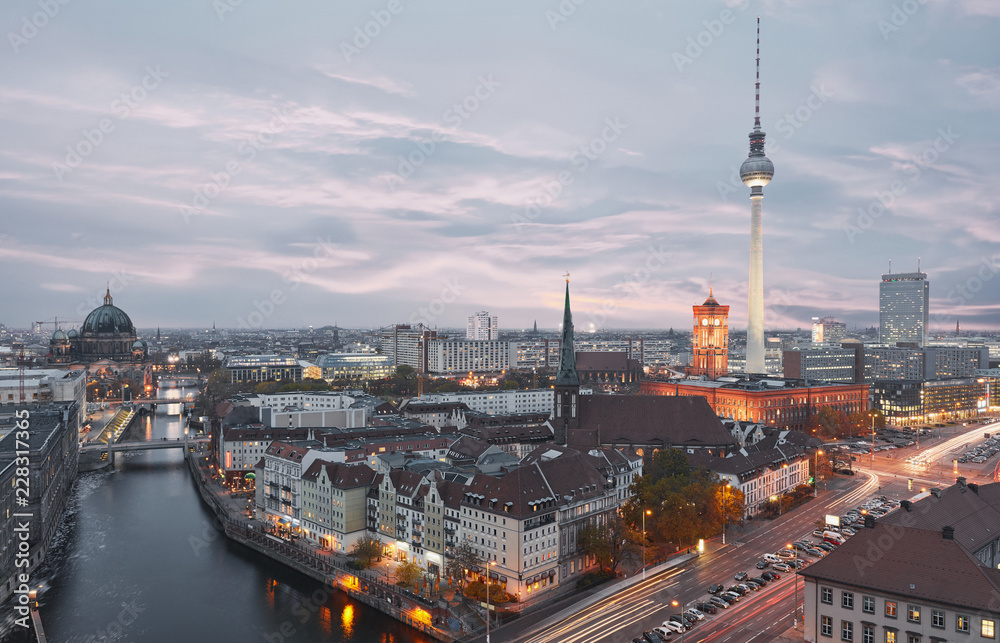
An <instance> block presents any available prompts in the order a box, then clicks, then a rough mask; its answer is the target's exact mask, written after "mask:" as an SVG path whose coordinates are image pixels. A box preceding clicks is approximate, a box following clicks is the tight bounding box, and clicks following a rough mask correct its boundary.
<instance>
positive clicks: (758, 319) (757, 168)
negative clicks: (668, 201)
mask: <svg viewBox="0 0 1000 643" xmlns="http://www.w3.org/2000/svg"><path fill="white" fill-rule="evenodd" d="M755 87H756V98H755V103H754V105H755V107H754V119H753V131H752V132H750V154H749V156H747V160H745V161H743V165H742V166H741V167H740V180H742V181H743V184H744V185H746V186H747V187H748V188H750V294H749V296H748V298H747V299H748V301H747V369H746V370H747V372H748V373H766V372H767V370H766V369H765V367H764V243H763V235H762V233H761V201H763V200H764V186H765V185H767V184H768V183H770V182H771V177H773V176H774V164H773V163H771V160H770V159H769V158H767V157H766V156H765V155H764V132H762V131H761V129H760V18H759V17H758V18H757V82H756V85H755Z"/></svg>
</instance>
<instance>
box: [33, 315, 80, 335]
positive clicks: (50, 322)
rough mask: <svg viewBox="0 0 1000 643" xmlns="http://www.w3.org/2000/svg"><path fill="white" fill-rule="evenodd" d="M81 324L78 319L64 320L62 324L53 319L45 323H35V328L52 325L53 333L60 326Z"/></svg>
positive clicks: (56, 318)
mask: <svg viewBox="0 0 1000 643" xmlns="http://www.w3.org/2000/svg"><path fill="white" fill-rule="evenodd" d="M82 323H83V322H82V321H81V320H79V319H64V320H62V322H60V321H59V318H58V317H53V318H52V319H47V320H45V321H36V322H35V326H38V327H41V326H42V325H43V324H52V329H53V332H55V329H57V328H59V325H60V324H82Z"/></svg>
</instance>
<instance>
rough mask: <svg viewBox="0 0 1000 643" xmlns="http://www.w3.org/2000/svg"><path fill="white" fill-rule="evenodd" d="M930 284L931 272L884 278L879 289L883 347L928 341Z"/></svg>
mask: <svg viewBox="0 0 1000 643" xmlns="http://www.w3.org/2000/svg"><path fill="white" fill-rule="evenodd" d="M929 303H930V283H929V282H928V281H927V273H923V272H901V273H895V274H893V273H891V272H890V273H889V274H887V275H882V283H881V284H879V289H878V324H879V325H878V337H879V343H881V344H895V343H897V342H909V343H913V344H917V345H918V346H923V345H924V344H925V343H926V342H927V320H928V315H929V313H928V311H929Z"/></svg>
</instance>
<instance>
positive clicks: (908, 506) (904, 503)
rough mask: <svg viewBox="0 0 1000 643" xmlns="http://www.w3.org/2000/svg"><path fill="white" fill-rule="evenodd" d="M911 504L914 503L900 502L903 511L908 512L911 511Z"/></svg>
mask: <svg viewBox="0 0 1000 643" xmlns="http://www.w3.org/2000/svg"><path fill="white" fill-rule="evenodd" d="M911 504H912V503H911V502H910V501H909V500H900V501H899V506H900V507H902V508H903V509H906V510H907V511H909V510H910V505H911Z"/></svg>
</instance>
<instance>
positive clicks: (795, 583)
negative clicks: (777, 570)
mask: <svg viewBox="0 0 1000 643" xmlns="http://www.w3.org/2000/svg"><path fill="white" fill-rule="evenodd" d="M785 547H788V548H789V549H791V550H792V553H793V554H795V561H796V562H795V571H794V572H792V574H794V576H792V587H794V588H795V602H794V603H792V627H793V628H795V629H799V579H798V572H799V563H798V560H799V552H798V550H797V549H795V547H793V546H792V545H791V544H790V543H789V544H787V545H785Z"/></svg>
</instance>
